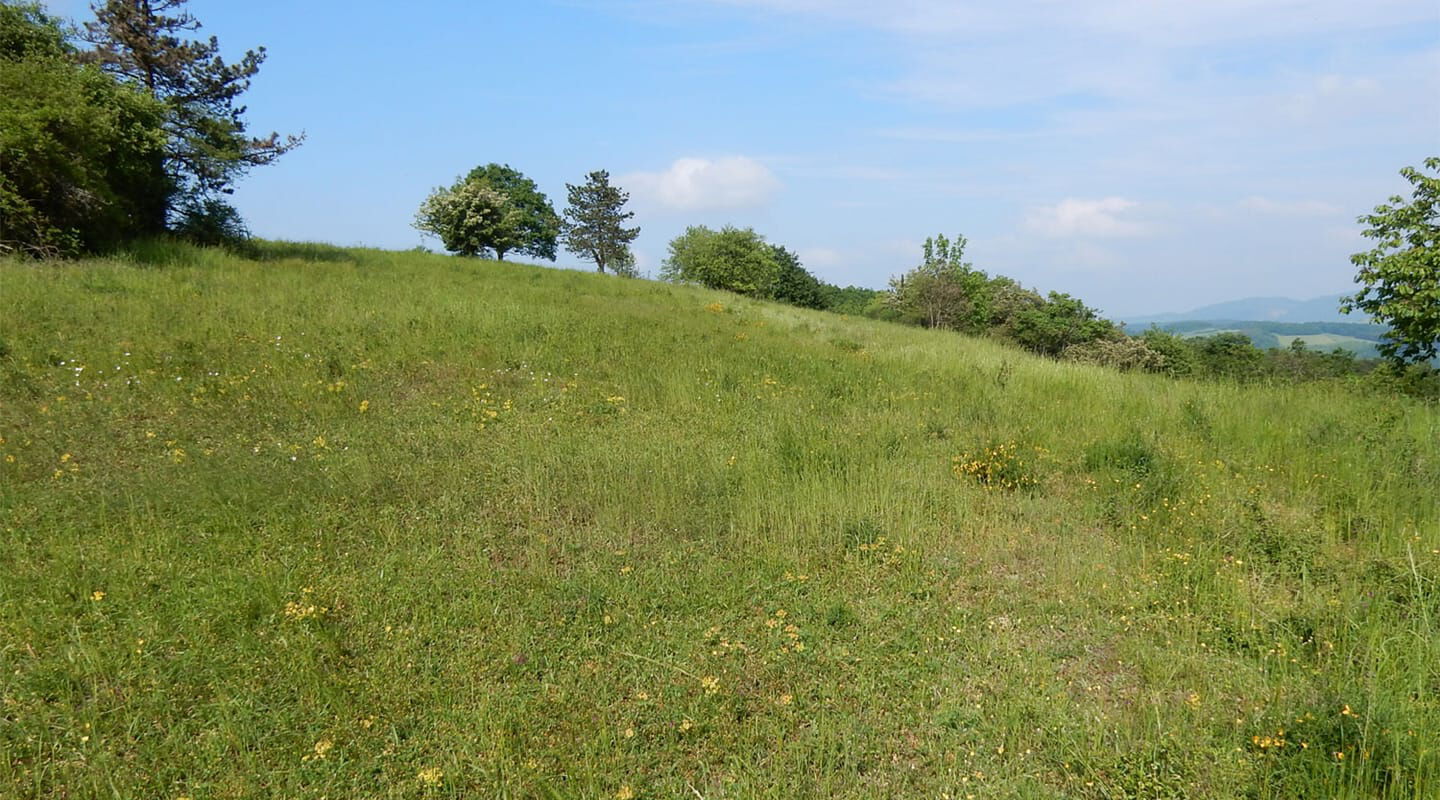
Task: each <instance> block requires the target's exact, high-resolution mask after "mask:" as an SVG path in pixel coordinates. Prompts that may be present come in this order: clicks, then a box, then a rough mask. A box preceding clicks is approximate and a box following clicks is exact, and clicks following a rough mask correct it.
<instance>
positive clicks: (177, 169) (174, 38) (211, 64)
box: [82, 0, 302, 230]
mask: <svg viewBox="0 0 1440 800" xmlns="http://www.w3.org/2000/svg"><path fill="white" fill-rule="evenodd" d="M186 2H187V0H105V1H104V2H103V3H98V4H97V5H96V6H94V12H95V19H94V20H91V21H89V22H87V23H85V34H84V38H85V40H86V41H88V42H89V43H90V44H91V45H93V48H94V49H93V50H90V51H88V52H86V53H83V54H82V57H83V58H84V59H85V60H87V61H89V62H91V63H94V64H97V65H99V66H100V68H101V69H103V70H105V71H106V72H107V73H109V74H111V75H114V76H115V77H116V78H117V79H119V80H120V81H122V82H124V83H127V84H129V85H131V86H134V87H137V88H139V89H140V90H142V91H144V92H145V93H146V94H149V95H150V96H151V97H153V98H155V99H156V100H159V101H160V102H161V103H163V105H164V108H165V115H164V121H163V126H162V128H163V130H164V132H165V135H166V145H165V149H164V153H163V156H162V159H163V164H164V168H165V172H166V174H167V175H168V176H169V178H170V181H171V184H172V185H171V187H170V191H169V192H168V193H167V194H166V195H165V196H163V197H160V198H155V199H154V201H153V202H152V203H150V204H149V206H150V209H149V215H150V219H149V220H148V224H149V227H151V228H153V229H155V230H159V229H162V228H163V227H164V226H165V224H166V222H167V215H169V214H170V213H171V212H174V211H175V210H176V209H178V208H180V207H181V206H182V205H185V204H187V203H188V204H190V205H191V206H192V207H195V206H199V205H203V200H204V199H205V198H207V197H213V196H214V195H215V194H217V193H218V194H228V193H229V192H230V191H231V190H232V186H233V184H234V182H235V181H236V180H237V179H238V178H239V177H241V176H242V175H244V173H245V172H246V171H248V170H249V169H250V168H252V167H257V166H263V165H266V164H270V163H272V162H274V161H275V159H277V158H279V157H280V156H281V155H283V154H284V153H286V152H288V151H290V150H291V149H293V148H295V147H296V146H298V145H299V144H300V141H301V138H302V137H297V136H287V137H283V138H282V137H281V136H280V134H278V133H271V134H269V135H268V136H263V137H252V136H250V135H248V134H247V132H246V126H245V120H244V114H245V107H244V106H242V105H238V104H237V101H238V98H239V97H240V95H242V94H243V93H244V92H245V91H246V90H247V89H249V88H250V80H251V78H253V77H254V76H255V74H256V73H258V72H259V71H260V64H261V63H262V62H263V61H264V60H265V48H263V47H259V48H256V49H254V50H248V51H246V52H245V55H244V56H242V57H241V58H240V60H239V61H236V62H234V63H231V64H227V63H225V61H224V60H223V59H222V58H221V57H220V54H219V53H220V44H219V42H218V41H217V40H216V38H215V37H214V36H211V37H210V38H209V39H208V40H189V39H187V38H186V34H189V33H193V32H195V31H197V30H199V29H200V27H201V25H200V22H199V21H198V20H197V19H196V18H195V17H194V15H192V14H190V13H189V12H188V11H186V10H185V8H184V6H185V4H186Z"/></svg>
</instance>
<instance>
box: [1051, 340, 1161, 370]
mask: <svg viewBox="0 0 1440 800" xmlns="http://www.w3.org/2000/svg"><path fill="white" fill-rule="evenodd" d="M1060 357H1061V358H1063V359H1064V360H1066V361H1075V362H1078V363H1081V364H1095V365H1096V366H1101V367H1110V368H1112V369H1118V370H1122V371H1130V370H1142V371H1144V372H1160V371H1162V370H1164V368H1165V356H1162V355H1160V354H1159V353H1157V352H1155V351H1154V350H1151V349H1150V348H1149V346H1147V345H1146V344H1145V342H1144V341H1142V340H1140V339H1132V338H1130V337H1128V336H1127V337H1125V338H1124V339H1097V340H1095V341H1093V342H1082V343H1080V344H1072V345H1070V346H1069V347H1067V348H1065V351H1064V352H1063V353H1061V354H1060Z"/></svg>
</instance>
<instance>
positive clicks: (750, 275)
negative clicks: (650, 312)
mask: <svg viewBox="0 0 1440 800" xmlns="http://www.w3.org/2000/svg"><path fill="white" fill-rule="evenodd" d="M669 249H670V255H669V257H668V258H666V259H665V262H664V264H663V265H662V268H661V272H660V275H661V277H663V278H665V279H666V280H671V281H685V282H690V283H698V284H700V285H701V286H706V287H709V288H711V289H726V290H728V291H732V292H737V293H739V294H748V295H754V296H758V297H768V296H770V292H771V291H772V290H773V289H774V287H775V284H776V282H777V281H778V280H779V278H780V264H779V262H778V261H776V259H775V252H774V251H773V250H772V249H771V248H770V246H769V245H767V244H766V243H765V237H763V236H761V235H760V234H758V233H756V232H755V231H754V230H752V229H750V228H736V227H733V226H730V225H726V226H725V227H724V228H721V229H720V230H718V231H716V230H711V229H710V228H707V227H705V226H703V225H692V226H691V227H689V228H686V229H685V232H684V233H682V234H680V235H679V236H677V237H675V238H674V239H672V240H671V241H670V248H669Z"/></svg>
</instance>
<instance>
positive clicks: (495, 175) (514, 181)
mask: <svg viewBox="0 0 1440 800" xmlns="http://www.w3.org/2000/svg"><path fill="white" fill-rule="evenodd" d="M462 181H464V182H469V181H480V182H482V183H483V184H484V185H486V186H488V187H489V188H491V189H493V190H494V191H497V192H499V193H500V194H503V195H505V197H506V199H507V200H508V201H509V204H510V207H511V208H512V209H514V210H515V211H516V212H518V213H519V217H518V218H517V220H516V228H517V230H516V236H517V239H516V243H515V244H514V245H513V249H514V251H515V252H517V253H521V254H523V255H527V256H530V257H532V258H543V259H545V260H547V261H554V260H555V242H556V239H557V238H558V237H559V235H560V217H559V215H557V214H556V213H555V208H554V206H551V205H550V200H549V198H547V197H546V196H545V194H544V193H543V192H541V191H540V188H539V187H538V186H536V185H535V181H532V180H530V179H529V178H527V177H525V176H524V175H523V174H521V172H520V171H519V170H517V169H515V168H513V167H511V166H510V165H509V164H496V163H494V162H491V163H489V164H486V165H485V166H483V167H476V168H475V169H472V170H470V173H469V174H468V175H466V176H465V177H464V178H463V179H462ZM491 247H492V249H494V250H495V257H496V258H498V259H500V260H501V261H504V260H505V253H507V252H509V251H510V250H511V249H512V248H511V247H494V246H493V245H492V246H491Z"/></svg>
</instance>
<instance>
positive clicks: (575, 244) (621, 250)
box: [564, 169, 640, 275]
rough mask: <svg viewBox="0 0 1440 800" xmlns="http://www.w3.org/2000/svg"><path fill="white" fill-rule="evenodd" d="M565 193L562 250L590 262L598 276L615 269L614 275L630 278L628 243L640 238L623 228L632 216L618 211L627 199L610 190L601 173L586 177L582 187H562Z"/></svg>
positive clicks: (607, 179) (606, 175) (634, 231)
mask: <svg viewBox="0 0 1440 800" xmlns="http://www.w3.org/2000/svg"><path fill="white" fill-rule="evenodd" d="M565 189H566V192H567V199H568V201H569V206H568V207H567V208H566V209H565V232H564V239H565V249H567V250H569V251H570V252H572V253H574V254H575V255H577V256H580V257H581V258H583V259H585V260H587V261H590V262H593V263H594V264H595V268H596V269H597V270H599V271H600V272H604V271H605V268H606V267H607V266H609V267H612V268H616V269H615V271H616V272H617V274H621V275H627V274H633V272H634V263H635V262H634V256H633V255H632V254H631V253H630V243H631V242H633V241H635V237H636V236H639V235H640V229H639V228H627V227H625V221H626V220H628V219H630V218H631V217H633V216H635V214H634V212H632V211H622V210H621V208H622V207H624V205H625V203H626V202H628V201H629V200H630V195H629V194H628V193H626V192H625V191H624V190H622V189H620V188H619V187H617V186H611V185H610V173H609V172H606V171H605V170H603V169H602V170H596V171H594V172H591V173H590V174H589V175H586V176H585V183H583V184H581V185H579V186H573V185H571V184H568V183H567V184H565ZM620 267H625V269H619V268H620Z"/></svg>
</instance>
